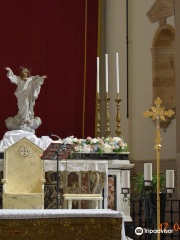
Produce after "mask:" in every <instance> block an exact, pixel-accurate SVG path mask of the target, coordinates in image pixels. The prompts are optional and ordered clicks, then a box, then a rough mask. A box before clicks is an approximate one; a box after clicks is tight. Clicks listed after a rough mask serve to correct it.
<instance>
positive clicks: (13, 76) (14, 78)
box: [5, 67, 18, 84]
mask: <svg viewBox="0 0 180 240" xmlns="http://www.w3.org/2000/svg"><path fill="white" fill-rule="evenodd" d="M5 69H6V70H7V71H8V72H7V77H8V78H9V79H10V80H11V82H12V83H15V84H17V81H18V79H17V76H15V75H14V73H13V72H12V70H11V69H10V68H9V67H5Z"/></svg>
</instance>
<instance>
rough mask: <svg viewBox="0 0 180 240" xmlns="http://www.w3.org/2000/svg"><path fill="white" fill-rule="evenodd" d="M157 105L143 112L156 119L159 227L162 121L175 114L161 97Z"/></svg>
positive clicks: (146, 115) (158, 222) (158, 215)
mask: <svg viewBox="0 0 180 240" xmlns="http://www.w3.org/2000/svg"><path fill="white" fill-rule="evenodd" d="M154 103H155V107H153V106H151V111H149V110H146V111H145V112H143V113H142V115H143V116H144V117H152V120H153V121H154V120H155V121H156V138H155V140H154V141H155V143H156V145H155V146H154V148H155V149H156V150H157V229H159V226H160V195H159V194H160V181H159V174H160V160H159V159H160V156H159V155H160V153H159V152H160V149H161V144H160V143H161V141H162V139H161V136H160V121H165V117H166V116H167V117H171V116H172V115H174V114H175V112H174V111H172V110H171V109H169V110H168V111H166V110H165V107H161V103H162V101H161V99H160V98H159V97H158V98H157V99H156V100H155V101H154ZM157 236H158V240H160V233H158V235H157Z"/></svg>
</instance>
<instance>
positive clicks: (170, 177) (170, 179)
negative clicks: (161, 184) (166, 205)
mask: <svg viewBox="0 0 180 240" xmlns="http://www.w3.org/2000/svg"><path fill="white" fill-rule="evenodd" d="M166 188H174V170H166ZM167 193H173V189H167Z"/></svg>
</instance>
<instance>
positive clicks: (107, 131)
mask: <svg viewBox="0 0 180 240" xmlns="http://www.w3.org/2000/svg"><path fill="white" fill-rule="evenodd" d="M104 100H105V101H106V130H105V133H106V137H107V138H108V137H109V134H110V132H111V130H110V128H109V125H110V124H109V120H110V116H109V104H108V102H109V101H110V100H111V99H110V98H109V97H108V93H106V98H104Z"/></svg>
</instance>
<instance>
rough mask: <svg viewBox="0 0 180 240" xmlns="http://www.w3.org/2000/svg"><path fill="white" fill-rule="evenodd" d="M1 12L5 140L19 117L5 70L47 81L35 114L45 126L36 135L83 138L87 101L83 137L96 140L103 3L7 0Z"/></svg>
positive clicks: (0, 95)
mask: <svg viewBox="0 0 180 240" xmlns="http://www.w3.org/2000/svg"><path fill="white" fill-rule="evenodd" d="M86 4H87V11H86ZM0 9H1V10H0V33H1V35H0V56H1V57H0V79H1V83H0V86H1V88H0V102H1V117H0V138H1V139H2V137H3V135H4V133H5V132H6V131H8V129H7V128H6V126H5V122H4V121H5V119H7V118H8V117H13V116H15V115H16V114H17V112H18V108H17V99H16V97H15V96H14V95H13V93H14V92H15V89H16V85H14V84H12V83H11V82H10V80H9V79H8V78H7V77H6V70H4V69H3V68H4V67H5V66H8V67H10V68H11V69H12V70H13V72H14V74H16V75H19V66H20V65H22V64H28V65H29V66H31V68H32V75H33V76H34V75H40V76H42V75H48V79H45V82H44V84H43V85H42V88H41V92H40V95H39V98H38V99H37V100H36V105H35V108H34V112H35V116H38V117H40V118H41V120H42V125H41V126H40V127H39V128H38V129H37V130H36V135H37V136H39V137H40V136H43V135H48V133H49V131H52V132H53V133H54V134H57V135H59V136H61V137H62V138H64V137H67V136H70V135H74V136H76V137H78V138H81V137H82V133H83V103H84V101H85V111H84V133H85V135H84V137H87V136H94V131H95V101H94V99H95V96H96V94H95V93H96V56H97V37H98V0H66V1H64V0H26V1H22V0H16V1H14V0H6V1H0ZM86 18H87V24H86V22H85V19H86ZM85 29H87V35H86V36H87V39H86V38H85ZM85 40H86V41H85ZM85 49H86V51H85ZM85 60H86V61H85ZM85 63H86V74H84V71H85ZM84 84H85V85H84ZM84 86H85V99H84Z"/></svg>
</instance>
